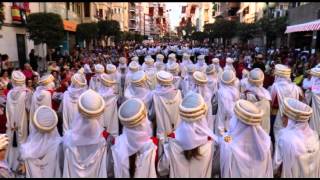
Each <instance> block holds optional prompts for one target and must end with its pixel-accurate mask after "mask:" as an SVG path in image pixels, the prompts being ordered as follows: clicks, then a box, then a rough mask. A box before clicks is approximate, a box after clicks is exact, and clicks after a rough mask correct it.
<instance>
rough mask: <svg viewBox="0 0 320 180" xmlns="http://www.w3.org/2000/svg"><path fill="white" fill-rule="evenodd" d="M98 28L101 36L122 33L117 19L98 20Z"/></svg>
mask: <svg viewBox="0 0 320 180" xmlns="http://www.w3.org/2000/svg"><path fill="white" fill-rule="evenodd" d="M98 29H99V31H98V34H99V36H100V38H104V37H105V36H107V37H110V36H117V35H119V33H120V24H119V22H118V21H115V20H103V21H99V22H98Z"/></svg>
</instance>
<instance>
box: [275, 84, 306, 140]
mask: <svg viewBox="0 0 320 180" xmlns="http://www.w3.org/2000/svg"><path fill="white" fill-rule="evenodd" d="M270 94H271V98H272V101H274V100H275V98H277V99H278V104H279V110H278V113H277V116H276V119H275V122H274V125H273V133H274V137H275V140H276V141H277V138H278V132H279V130H281V129H282V128H284V125H283V122H282V119H281V117H282V116H283V113H282V110H281V106H282V103H283V100H284V98H286V97H290V98H294V99H298V100H299V96H302V91H301V89H300V87H298V86H297V85H296V84H294V83H292V82H291V80H288V79H285V78H277V79H276V80H275V82H274V83H273V85H272V86H271V93H270Z"/></svg>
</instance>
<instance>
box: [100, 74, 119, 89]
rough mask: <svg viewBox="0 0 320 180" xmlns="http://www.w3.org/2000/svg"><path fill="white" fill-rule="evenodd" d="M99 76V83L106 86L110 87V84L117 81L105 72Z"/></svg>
mask: <svg viewBox="0 0 320 180" xmlns="http://www.w3.org/2000/svg"><path fill="white" fill-rule="evenodd" d="M100 78H101V83H102V84H103V85H104V86H107V87H111V86H112V85H114V84H116V83H117V82H116V80H114V79H113V78H112V77H111V76H109V75H108V74H105V73H103V74H101V76H100Z"/></svg>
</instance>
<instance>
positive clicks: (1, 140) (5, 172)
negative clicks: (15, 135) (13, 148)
mask: <svg viewBox="0 0 320 180" xmlns="http://www.w3.org/2000/svg"><path fill="white" fill-rule="evenodd" d="M9 141H10V140H9V138H8V136H7V135H6V134H0V178H14V173H13V172H12V171H11V169H10V166H9V164H8V163H7V161H6V151H7V148H8V145H9Z"/></svg>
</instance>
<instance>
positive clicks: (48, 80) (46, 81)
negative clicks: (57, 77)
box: [39, 74, 54, 88]
mask: <svg viewBox="0 0 320 180" xmlns="http://www.w3.org/2000/svg"><path fill="white" fill-rule="evenodd" d="M39 83H40V85H42V86H46V87H49V88H54V77H53V76H52V75H51V74H46V75H43V76H42V77H41V78H40V80H39Z"/></svg>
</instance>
